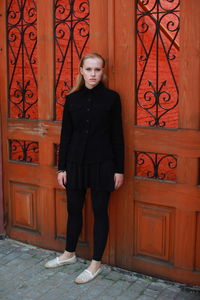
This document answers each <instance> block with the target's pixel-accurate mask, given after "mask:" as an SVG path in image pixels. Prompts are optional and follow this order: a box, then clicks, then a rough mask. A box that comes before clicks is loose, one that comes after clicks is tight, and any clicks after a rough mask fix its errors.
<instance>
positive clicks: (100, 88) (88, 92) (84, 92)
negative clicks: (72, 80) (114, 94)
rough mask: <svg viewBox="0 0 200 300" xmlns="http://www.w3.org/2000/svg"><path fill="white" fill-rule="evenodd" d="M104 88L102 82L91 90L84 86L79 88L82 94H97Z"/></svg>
mask: <svg viewBox="0 0 200 300" xmlns="http://www.w3.org/2000/svg"><path fill="white" fill-rule="evenodd" d="M103 88H104V84H103V83H102V82H100V83H99V84H97V85H96V86H95V87H93V88H92V89H88V88H87V87H86V86H85V85H84V86H83V87H82V88H81V90H80V91H81V92H82V93H83V94H93V93H94V94H95V93H98V92H99V91H101V90H102V89H103Z"/></svg>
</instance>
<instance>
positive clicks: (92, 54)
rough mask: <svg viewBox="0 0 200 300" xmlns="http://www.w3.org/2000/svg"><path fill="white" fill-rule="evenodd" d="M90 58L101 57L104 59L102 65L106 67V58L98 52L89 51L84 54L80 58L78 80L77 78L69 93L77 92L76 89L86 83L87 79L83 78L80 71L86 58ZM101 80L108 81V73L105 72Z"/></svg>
mask: <svg viewBox="0 0 200 300" xmlns="http://www.w3.org/2000/svg"><path fill="white" fill-rule="evenodd" d="M88 58H98V59H100V60H101V61H102V67H103V68H104V67H105V63H106V62H105V59H104V58H103V57H102V56H101V55H100V54H98V53H89V54H86V55H85V56H83V57H82V58H81V60H80V63H79V74H78V77H77V80H76V84H75V86H74V87H73V88H72V89H71V91H70V92H69V94H71V93H73V92H76V91H79V90H80V89H81V88H82V87H83V86H84V85H85V80H84V78H83V75H82V74H81V73H80V68H81V67H83V65H84V62H85V60H86V59H88ZM101 81H102V82H105V81H106V75H105V74H103V76H102V79H101Z"/></svg>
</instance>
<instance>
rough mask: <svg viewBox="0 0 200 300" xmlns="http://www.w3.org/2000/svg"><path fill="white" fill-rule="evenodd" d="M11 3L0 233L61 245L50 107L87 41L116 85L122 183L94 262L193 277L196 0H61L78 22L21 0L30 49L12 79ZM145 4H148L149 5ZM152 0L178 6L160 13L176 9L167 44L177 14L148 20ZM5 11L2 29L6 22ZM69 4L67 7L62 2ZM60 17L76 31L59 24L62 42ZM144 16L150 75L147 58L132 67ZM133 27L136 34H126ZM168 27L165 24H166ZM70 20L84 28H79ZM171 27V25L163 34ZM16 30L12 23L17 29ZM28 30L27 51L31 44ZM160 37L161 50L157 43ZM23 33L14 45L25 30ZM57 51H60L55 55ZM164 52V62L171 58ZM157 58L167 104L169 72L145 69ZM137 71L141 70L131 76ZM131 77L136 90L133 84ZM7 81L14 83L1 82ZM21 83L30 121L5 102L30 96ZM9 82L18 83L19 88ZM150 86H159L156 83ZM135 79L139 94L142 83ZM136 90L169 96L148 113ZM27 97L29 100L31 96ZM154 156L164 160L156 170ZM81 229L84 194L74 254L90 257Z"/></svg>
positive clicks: (196, 262)
mask: <svg viewBox="0 0 200 300" xmlns="http://www.w3.org/2000/svg"><path fill="white" fill-rule="evenodd" d="M13 2H14V1H7V2H6V1H1V3H0V13H1V14H2V16H1V17H0V22H1V23H0V30H1V34H0V37H1V48H2V51H1V52H0V60H1V61H0V63H1V72H0V88H1V116H2V120H3V170H4V203H5V215H7V222H8V225H7V233H8V234H9V236H11V237H12V238H15V239H19V240H21V241H26V242H29V243H32V244H36V245H39V246H42V247H46V248H50V249H56V250H62V249H63V247H64V236H65V224H66V218H67V214H66V198H65V193H64V191H63V190H61V189H60V188H59V187H58V185H57V182H56V167H55V166H56V152H57V145H58V144H59V134H60V122H59V120H60V118H61V112H62V105H60V104H62V103H63V98H62V96H63V94H65V93H66V92H67V90H68V89H69V88H70V86H71V85H72V84H73V81H74V77H75V73H76V70H74V66H75V65H76V64H75V62H74V55H75V57H76V55H77V53H79V56H80V55H82V50H83V49H85V50H84V51H89V49H90V51H97V52H100V53H101V54H103V55H104V56H105V57H106V58H107V63H108V64H107V65H108V67H107V73H108V78H109V82H108V84H109V87H111V88H114V89H116V90H117V91H118V92H119V93H120V95H121V98H122V105H123V120H124V133H125V141H126V166H125V184H124V186H123V187H122V188H121V189H120V190H119V191H118V192H114V193H113V195H112V197H111V202H110V209H109V214H110V235H109V241H108V245H107V248H106V252H105V255H104V262H106V263H109V264H112V265H117V266H119V267H122V268H127V269H130V270H134V271H138V272H141V273H146V274H150V275H155V276H158V277H164V278H168V279H171V280H178V281H181V282H187V283H193V284H199V283H200V276H199V270H200V256H199V248H200V239H199V236H200V201H199V199H200V197H199V196H200V195H199V157H200V144H199V140H200V139H199V124H200V122H199V115H200V114H199V113H200V111H199V110H200V109H199V88H198V84H199V79H200V78H199V77H200V74H199V68H198V66H199V55H198V53H199V30H198V28H199V20H198V16H199V12H200V11H199V10H200V4H198V3H197V1H195V0H191V1H187V0H181V1H180V2H181V6H179V5H178V4H179V1H178V0H174V1H171V0H170V1H158V0H151V1H129V0H95V1H90V16H89V15H88V4H89V1H79V0H76V1H71V2H74V4H75V3H76V10H77V9H78V11H79V13H78V14H76V18H77V19H79V21H80V22H78V21H77V23H78V24H77V25H76V22H75V23H73V21H72V19H73V18H72V17H74V18H75V16H74V15H70V14H69V9H66V8H65V4H66V2H67V3H68V1H65V0H62V1H61V0H60V1H50V0H47V1H45V3H44V1H42V0H38V1H37V22H34V19H35V9H34V5H35V4H36V1H33V0H29V1H21V3H25V2H26V3H29V4H30V5H32V6H33V7H32V9H31V10H27V7H25V12H26V13H27V11H28V12H29V25H28V26H27V28H31V26H33V27H34V28H36V29H37V30H36V31H33V33H30V32H28V34H27V35H26V37H28V38H29V40H30V41H31V42H30V43H29V45H30V47H29V48H27V49H25V48H24V51H27V52H26V54H27V53H28V54H29V55H27V56H29V60H30V59H31V63H30V62H29V64H28V65H29V71H27V72H26V70H28V69H26V67H27V63H28V62H27V61H25V60H23V59H22V57H23V55H22V54H23V53H25V52H23V53H22V50H20V51H21V52H19V53H20V57H21V58H20V59H21V60H20V63H21V64H22V63H23V65H22V66H24V70H25V72H24V73H22V74H24V75H26V74H28V77H27V78H26V77H23V80H22V78H21V79H20V80H17V79H16V77H15V76H13V77H12V76H11V74H12V73H13V70H14V66H15V62H16V60H15V57H14V54H15V52H14V54H13V52H12V45H13V44H12V43H14V44H15V48H16V49H17V47H19V45H20V43H18V42H17V40H15V34H16V32H12V29H13V24H12V21H13V20H14V21H15V20H16V18H17V17H19V15H20V14H19V13H17V14H15V12H13V11H14V9H13V8H12V7H9V6H8V7H6V3H13ZM81 2H84V4H81ZM77 3H78V4H77ZM80 4H81V5H80ZM136 4H137V5H136ZM154 4H155V5H156V6H155V8H154V9H153V11H151V8H152V6H154ZM160 4H162V5H164V4H165V5H166V4H167V5H171V6H172V8H173V7H176V6H177V5H178V6H177V7H176V8H174V11H172V14H174V15H177V16H178V18H179V15H180V19H181V23H180V40H179V41H178V36H176V34H178V31H179V30H177V28H179V26H177V24H178V23H176V22H177V20H175V19H172V20H171V22H170V20H169V19H168V17H167V21H165V22H164V23H162V24H159V25H160V26H158V21H159V19H160V17H158V16H159V15H163V11H164V10H165V8H161V7H160ZM55 5H57V15H55V14H56V9H54V8H55ZM8 9H10V14H8V19H9V16H10V18H11V20H10V23H11V25H9V24H7V21H6V11H7V10H8ZM155 10H157V11H156V14H155ZM172 10H173V9H172ZM18 11H19V9H18ZM54 11H55V14H54ZM71 12H72V14H73V10H71ZM144 12H145V14H146V16H147V17H146V18H149V20H150V24H149V25H145V22H146V20H145V22H143V23H144V25H142V21H141V23H139V21H138V20H140V19H141V20H142V18H143V15H144ZM81 14H82V15H81ZM67 16H68V17H67ZM168 16H169V13H168ZM89 18H90V21H89ZM175 18H176V17H175ZM80 19H81V20H80ZM191 19H192V22H191ZM81 22H83V23H84V26H83V23H81ZM88 22H90V40H89V45H90V47H89V49H88V48H87V46H86V48H85V45H88V44H87V38H88V31H87V28H88V27H87V24H88ZM173 22H174V23H173ZM60 23H62V26H63V24H64V26H66V27H64V28H67V29H68V28H71V27H73V28H76V29H77V32H79V33H80V36H79V38H80V39H81V38H82V42H80V43H77V42H74V41H73V37H74V34H72V33H75V31H70V33H71V34H70V35H69V32H68V36H70V38H71V39H67V38H66V36H67V35H66V32H65V30H64V31H63V27H62V28H59V26H60ZM20 24H21V27H19V28H22V25H23V26H25V24H24V21H22V20H21V23H20ZM69 24H70V25H69ZM152 24H153V25H154V24H157V28H158V31H157V33H156V35H155V36H154V35H151V36H150V37H149V39H150V40H151V38H152V37H154V43H153V44H152V45H153V46H152V47H153V48H152V49H153V50H152V52H151V53H153V55H154V59H153V60H152V58H149V59H150V60H149V61H150V62H151V64H152V68H153V69H152V70H153V71H152V74H154V75H153V76H151V74H150V73H151V68H150V67H151V66H150V67H149V66H148V65H147V67H146V70H148V72H146V70H145V72H143V70H144V65H145V61H147V54H148V52H149V53H150V46H148V47H147V51H146V52H145V47H146V46H145V45H146V44H145V41H146V39H145V37H144V35H143V34H142V31H144V34H145V31H146V32H148V30H147V29H148V28H150V27H151V26H152ZM167 24H168V25H167ZM150 25H151V26H150ZM9 26H10V27H9ZM70 26H71V27H70ZM79 26H80V27H79ZM137 26H138V28H139V31H140V32H138V33H139V34H140V36H139V35H138V34H136V27H137ZM154 26H155V25H154ZM167 26H168V27H167ZM169 26H172V27H171V29H170V28H169ZM82 27H83V28H84V29H81V28H82ZM173 27H174V28H173ZM175 27H176V30H173V29H175ZM19 28H17V29H16V28H15V30H16V31H17V30H18V31H19V30H20V29H19ZM9 30H10V31H9ZM149 30H150V29H149ZM170 30H171V32H170ZM31 32H32V30H31ZM36 32H37V47H35V37H36V36H35V35H36ZM9 34H10V36H9ZM159 34H160V35H159ZM161 37H163V41H164V45H165V47H164V46H163V45H162V43H161ZM7 39H8V43H7ZM152 40H153V38H152ZM24 41H25V43H26V38H25V39H24ZM66 41H67V42H66ZM141 41H142V42H143V44H142V43H141ZM72 44H73V46H72ZM67 45H68V46H67ZM77 45H78V46H77ZM142 45H143V46H142ZM155 45H157V46H155ZM170 45H171V47H170ZM164 48H166V49H168V51H169V49H171V50H170V51H169V52H168V60H167V65H166V64H165V62H166V60H165V59H164V60H162V59H161V58H163V56H161V53H162V55H163V52H160V51H161V50H162V51H163V49H164ZM158 49H159V51H157V50H158ZM36 51H37V52H36ZM84 51H83V52H84ZM16 53H18V52H16ZM69 53H70V55H71V56H70V57H68V59H67V60H65V59H66V57H67V55H69ZM165 54H166V53H165ZM169 54H170V55H169ZM173 54H175V56H176V60H175V59H173ZM145 55H146V58H145ZM178 57H179V62H178ZM155 58H156V59H155ZM35 59H36V61H37V63H36V61H35ZM76 59H77V57H76ZM145 59H146V60H145ZM175 61H176V64H175ZM63 62H67V64H66V65H65V63H63ZM35 65H36V66H35ZM177 65H178V68H176V66H177ZM30 66H31V68H30ZM160 66H162V70H166V69H167V70H168V71H169V66H172V69H173V74H175V75H176V81H177V82H178V88H179V101H178V103H176V100H177V97H176V95H178V93H177V86H176V85H175V84H174V82H175V80H174V79H173V77H172V75H171V74H172V73H165V72H162V73H159V74H161V75H159V77H158V75H155V74H157V72H158V71H159V70H160ZM163 66H164V68H163ZM30 69H31V72H32V73H31V74H32V75H31V76H30V73H29V72H30ZM69 70H71V71H69ZM73 70H74V71H73ZM178 70H180V73H178ZM142 72H143V73H144V75H141V74H142ZM159 72H160V71H159ZM170 72H171V71H170ZM33 73H34V74H35V75H34V76H35V77H34V76H33ZM63 74H64V75H63ZM65 74H68V77H67V78H65V77H63V76H65ZM146 74H147V75H146ZM141 76H143V77H142V80H141V83H142V84H143V89H141V88H140V85H139V84H138V83H139V82H140V78H141ZM36 79H37V80H36ZM172 79H173V80H172ZM13 81H14V82H15V83H16V86H17V88H16V86H12V85H11V82H13ZM28 81H30V83H31V87H32V91H33V94H34V96H32V97H29V98H30V99H29V100H30V101H29V102H31V99H32V102H31V104H33V102H35V104H34V105H36V106H34V105H31V107H32V112H31V117H28V114H29V111H30V110H29V108H28V107H26V106H24V107H23V109H22V111H23V113H22V115H21V114H19V109H17V111H16V108H15V107H16V104H13V102H16V103H17V101H18V100H19V98H20V96H19V95H20V92H21V93H22V94H23V95H24V97H25V94H26V93H30V91H28V90H29V88H30V86H29V85H27V84H28ZM21 82H23V84H24V85H23V86H22V85H21V86H20V84H21ZM169 82H170V88H171V90H170V89H169ZM36 83H37V85H36ZM147 83H148V85H147ZM156 84H157V85H156ZM161 86H162V89H160V90H159V88H160V87H161ZM12 87H13V88H14V90H12ZM147 87H148V90H145V89H147ZM15 90H18V91H17V92H15ZM147 91H151V95H152V97H157V99H158V96H159V95H161V92H163V91H165V92H166V91H167V92H170V93H173V101H172V103H173V105H172V107H173V109H168V110H166V111H167V113H166V114H165V115H164V116H165V117H166V118H165V119H163V117H161V114H162V110H160V108H158V105H157V106H154V108H153V110H152V111H151V110H150V111H151V113H149V111H148V109H147V107H146V106H144V105H139V101H140V100H141V99H143V98H144V95H146V96H145V97H146V100H147V103H149V102H150V98H148V97H147V96H149V94H145V93H146V92H147ZM29 95H30V96H31V93H30V94H29ZM142 95H143V96H142ZM162 95H163V94H162ZM14 96H16V97H14ZM168 96H169V94H168ZM13 97H14V98H13ZM55 98H56V99H57V100H56V101H55V100H54V99H55ZM37 99H38V100H37ZM163 99H164V98H163ZM167 99H168V98H167V93H166V94H165V101H164V102H166V103H171V102H170V101H169V100H167ZM22 103H24V102H23V101H22ZM8 104H9V105H8ZM24 104H25V103H24ZM140 104H141V103H140ZM22 106H23V105H22ZM142 106H144V107H142ZM172 107H169V106H168V107H167V108H172ZM144 108H146V110H145V109H144ZM30 109H31V108H30ZM18 114H19V115H18ZM26 117H28V118H26ZM152 120H153V122H152ZM155 121H156V122H155ZM162 121H165V122H166V123H163V122H162ZM159 122H160V123H159ZM160 125H162V126H160ZM27 150H29V152H28V153H27ZM18 152H19V153H18ZM147 160H148V163H147V162H146V161H147ZM161 163H164V164H163V165H162V167H160V166H161ZM164 174H165V175H164ZM91 225H92V220H91V206H90V201H89V199H87V202H86V206H85V211H84V228H83V232H82V235H81V239H80V243H79V247H78V254H79V255H81V256H83V257H90V256H91V253H92V230H91V228H92V226H91Z"/></svg>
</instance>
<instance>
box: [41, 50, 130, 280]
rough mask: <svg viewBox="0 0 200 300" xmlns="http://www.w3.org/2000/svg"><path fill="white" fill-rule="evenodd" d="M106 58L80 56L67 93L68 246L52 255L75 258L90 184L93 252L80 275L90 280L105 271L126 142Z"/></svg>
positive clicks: (63, 174)
mask: <svg viewBox="0 0 200 300" xmlns="http://www.w3.org/2000/svg"><path fill="white" fill-rule="evenodd" d="M104 66H105V60H104V59H103V57H102V56H100V55H99V54H97V53H91V54H88V55H86V56H84V57H83V58H82V59H81V61H80V73H79V76H78V80H77V85H76V86H75V88H74V89H73V90H72V91H71V93H70V94H69V95H68V96H67V99H66V103H65V107H64V112H63V121H62V131H61V139H60V151H59V163H58V183H59V185H60V186H61V187H62V188H66V192H67V209H68V224H67V236H66V248H65V252H64V253H63V254H62V255H61V256H59V257H57V258H56V259H53V260H51V261H49V262H48V263H47V264H46V265H45V267H47V268H54V267H57V266H60V265H64V264H71V263H75V262H76V256H75V249H76V245H77V242H78V237H79V235H80V233H81V228H82V208H83V205H84V200H85V193H86V189H87V188H91V197H92V207H93V213H94V254H93V259H92V261H91V263H90V265H89V267H88V268H87V269H86V270H85V271H83V272H82V273H81V274H80V275H79V276H78V277H77V278H76V279H75V282H76V283H86V282H88V281H90V280H92V279H94V278H95V277H96V276H97V275H98V274H99V273H100V272H101V258H102V256H103V252H104V249H105V246H106V241H107V236H108V227H109V222H108V202H109V197H110V193H111V192H112V191H113V190H117V189H118V188H119V187H120V186H121V185H122V184H123V172H124V169H123V165H124V142H123V132H122V121H121V104H120V97H119V95H118V94H117V93H116V92H115V91H113V90H110V89H108V88H106V87H105V86H104V84H103V81H104V77H105V75H104Z"/></svg>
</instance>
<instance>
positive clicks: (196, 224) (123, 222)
mask: <svg viewBox="0 0 200 300" xmlns="http://www.w3.org/2000/svg"><path fill="white" fill-rule="evenodd" d="M109 3H110V5H111V6H112V10H110V11H109V17H108V19H110V22H111V23H112V26H111V28H112V29H113V28H114V29H113V31H112V29H110V30H111V31H112V34H113V33H114V35H113V38H112V39H111V41H109V43H110V44H109V46H108V47H109V49H110V51H111V52H110V54H109V55H110V56H109V57H110V58H111V63H110V64H111V65H110V72H112V74H113V82H112V84H113V86H114V87H115V88H116V89H117V90H118V91H119V92H120V94H121V96H122V101H123V119H124V128H125V141H126V177H125V178H126V182H125V185H124V187H123V188H122V189H121V191H119V193H118V195H117V197H116V199H115V203H113V206H114V205H116V208H115V213H114V211H113V215H114V214H115V217H114V216H113V220H115V226H116V228H115V245H116V248H115V264H116V265H118V266H120V267H123V268H128V269H131V270H134V271H138V272H141V273H146V274H150V275H155V276H158V277H163V278H168V279H170V280H176V281H181V282H187V283H193V284H199V283H200V273H199V271H200V189H199V175H200V174H199V157H200V142H199V141H200V139H199V137H200V131H199V129H200V91H199V80H200V69H199V62H200V61H199V50H200V49H199V42H200V34H199V25H200V24H199V22H200V21H199V15H200V3H197V1H195V0H192V1H187V0H181V1H139V0H138V1H124V0H118V1H109ZM110 8H111V7H110ZM110 34H111V33H110ZM179 34H180V37H178V36H179ZM146 35H147V37H146ZM178 96H179V97H178ZM113 210H114V208H113Z"/></svg>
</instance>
